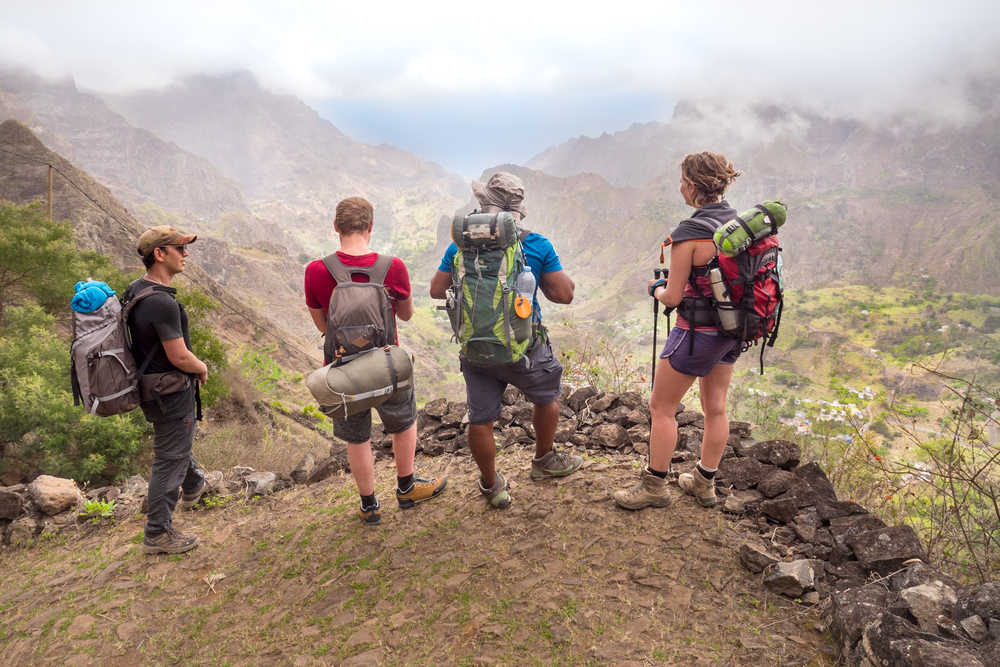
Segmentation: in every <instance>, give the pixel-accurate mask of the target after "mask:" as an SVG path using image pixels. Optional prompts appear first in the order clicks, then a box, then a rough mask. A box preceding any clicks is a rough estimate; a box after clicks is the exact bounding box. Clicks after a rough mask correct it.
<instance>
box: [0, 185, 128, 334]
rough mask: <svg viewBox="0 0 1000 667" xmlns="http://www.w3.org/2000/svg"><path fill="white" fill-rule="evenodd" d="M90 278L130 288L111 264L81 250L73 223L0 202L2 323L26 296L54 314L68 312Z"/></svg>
mask: <svg viewBox="0 0 1000 667" xmlns="http://www.w3.org/2000/svg"><path fill="white" fill-rule="evenodd" d="M90 276H92V277H94V278H96V279H99V280H105V281H106V282H108V283H109V284H110V285H111V286H112V287H113V288H115V289H120V288H121V287H123V286H124V285H123V282H124V276H123V275H122V274H121V273H120V272H118V271H115V269H113V268H112V267H111V264H110V263H109V262H108V260H107V258H105V257H103V256H101V255H98V254H97V253H94V252H87V251H80V250H77V248H76V245H75V244H74V242H73V228H72V227H71V226H70V224H69V223H68V222H49V219H48V218H47V217H46V215H45V214H44V213H43V211H42V206H41V204H37V203H36V204H28V205H26V206H17V205H15V204H10V203H7V202H0V320H2V318H3V316H4V309H5V307H6V306H8V305H10V304H12V303H17V302H18V301H19V300H22V299H23V298H24V297H26V296H31V297H32V298H33V299H34V300H35V301H37V302H38V303H39V304H41V306H42V307H43V308H45V310H47V311H49V312H54V311H58V310H65V309H66V306H67V301H68V299H69V296H72V294H73V291H72V289H73V285H74V284H75V283H76V282H77V281H78V280H82V279H85V278H87V277H90Z"/></svg>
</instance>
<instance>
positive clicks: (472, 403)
mask: <svg viewBox="0 0 1000 667" xmlns="http://www.w3.org/2000/svg"><path fill="white" fill-rule="evenodd" d="M460 365H461V367H462V375H464V376H465V395H466V401H467V403H468V406H469V423H470V424H487V423H489V422H492V421H496V419H497V417H499V416H500V404H501V400H502V399H503V392H504V390H505V389H506V388H507V385H508V384H512V385H514V386H515V387H517V388H518V389H520V390H521V391H522V392H524V395H525V397H526V398H527V399H528V400H529V401H530V402H532V403H534V404H536V405H548V404H550V403H554V402H555V401H556V400H557V399H558V398H559V389H560V386H561V382H562V370H563V368H562V364H560V363H559V360H558V359H556V357H555V355H554V354H553V353H552V346H551V345H550V344H549V343H538V344H537V345H535V347H533V348H532V349H531V350H530V351H529V352H528V354H527V356H526V357H525V358H523V359H521V360H520V361H518V362H517V363H516V364H505V365H502V366H474V365H473V364H470V363H469V362H468V361H467V360H466V359H461V364H460Z"/></svg>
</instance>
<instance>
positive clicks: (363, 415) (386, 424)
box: [333, 386, 417, 445]
mask: <svg viewBox="0 0 1000 667" xmlns="http://www.w3.org/2000/svg"><path fill="white" fill-rule="evenodd" d="M374 409H375V410H378V416H379V418H381V420H382V427H383V428H384V429H385V432H386V433H400V432H402V431H405V430H406V429H408V428H410V426H411V425H412V424H413V422H415V421H416V420H417V401H416V396H415V394H414V393H413V387H412V386H411V387H410V390H409V391H405V392H404V391H400V392H398V393H396V395H395V396H391V397H390V398H389V400H388V401H386V402H385V403H383V404H382V405H377V406H375V408H374ZM333 434H334V435H335V436H337V437H338V438H340V439H341V440H346V441H347V442H348V443H350V444H352V445H359V444H361V443H363V442H368V440H370V439H371V437H372V409H371V408H369V409H368V410H365V411H364V412H359V413H358V414H356V415H351V416H350V417H348V418H347V419H340V420H335V421H334V422H333Z"/></svg>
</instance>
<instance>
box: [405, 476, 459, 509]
mask: <svg viewBox="0 0 1000 667" xmlns="http://www.w3.org/2000/svg"><path fill="white" fill-rule="evenodd" d="M446 486H448V480H447V479H446V478H444V477H435V478H434V479H420V478H419V477H414V478H413V484H411V485H410V488H409V489H408V490H407V491H406V493H403V492H402V491H400V490H399V489H396V500H397V501H399V506H400V507H401V508H403V509H408V508H410V507H413V506H414V505H416V504H417V503H422V502H424V501H425V500H430V499H431V498H433V497H435V496H436V495H438V494H439V493H441V492H442V491H444V487H446Z"/></svg>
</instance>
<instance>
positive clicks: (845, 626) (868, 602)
mask: <svg viewBox="0 0 1000 667" xmlns="http://www.w3.org/2000/svg"><path fill="white" fill-rule="evenodd" d="M889 596H890V594H889V592H888V591H887V590H886V589H885V588H884V587H882V586H881V585H879V584H867V585H865V586H856V587H851V588H846V589H844V590H839V591H838V590H835V591H834V592H833V593H832V594H831V595H830V601H831V612H830V615H831V621H830V631H831V632H832V633H833V636H834V638H836V639H837V640H838V641H839V642H840V643H841V654H842V655H849V654H850V653H851V651H852V649H853V648H854V646H855V644H857V643H858V640H860V639H861V634H862V633H863V632H864V629H865V626H867V625H868V624H869V623H871V622H872V621H874V620H875V619H877V618H880V617H881V616H882V615H883V614H884V613H885V610H886V607H887V606H888V602H889Z"/></svg>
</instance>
